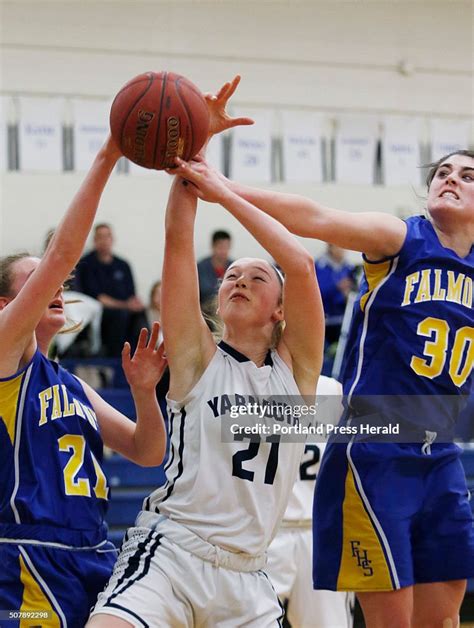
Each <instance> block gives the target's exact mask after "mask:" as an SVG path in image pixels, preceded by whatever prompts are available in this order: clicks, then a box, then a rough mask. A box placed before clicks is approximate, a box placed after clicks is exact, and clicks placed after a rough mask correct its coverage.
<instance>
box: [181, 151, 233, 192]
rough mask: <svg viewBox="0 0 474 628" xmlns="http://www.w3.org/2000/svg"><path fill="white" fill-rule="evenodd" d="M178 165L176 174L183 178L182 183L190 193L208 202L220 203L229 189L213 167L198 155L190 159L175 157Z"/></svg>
mask: <svg viewBox="0 0 474 628" xmlns="http://www.w3.org/2000/svg"><path fill="white" fill-rule="evenodd" d="M176 164H177V165H178V168H177V170H176V171H175V172H176V174H177V175H178V176H179V177H181V178H182V179H183V184H184V185H188V184H192V185H188V188H187V189H188V191H189V193H190V194H194V195H195V196H198V197H199V198H200V199H202V200H203V201H207V202H208V203H222V201H223V199H224V198H225V196H226V195H227V194H229V189H228V187H227V186H226V184H225V182H224V181H222V179H221V178H220V177H219V174H218V172H217V171H216V170H214V168H211V166H209V165H208V163H207V162H206V161H205V160H204V159H203V158H202V157H198V158H196V159H193V160H191V161H183V160H182V159H180V158H179V157H176Z"/></svg>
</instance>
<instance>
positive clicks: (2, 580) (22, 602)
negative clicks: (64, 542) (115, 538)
mask: <svg viewBox="0 0 474 628" xmlns="http://www.w3.org/2000/svg"><path fill="white" fill-rule="evenodd" d="M116 557H117V553H116V550H115V548H114V547H113V545H112V544H111V543H107V544H105V545H103V546H102V547H101V548H100V549H93V550H84V549H81V550H69V549H57V548H53V547H50V546H45V545H32V544H22V545H17V544H14V543H4V542H2V543H0V565H1V569H0V610H1V612H2V617H1V621H0V626H2V628H3V627H4V626H5V628H7V627H8V628H13V627H16V626H19V625H20V621H19V620H18V619H14V618H15V614H14V613H13V614H11V617H12V619H11V621H10V620H8V619H7V615H6V612H7V611H8V612H10V611H12V612H14V611H20V610H21V611H35V612H36V614H34V615H32V616H31V617H32V619H33V618H34V619H35V621H31V620H30V621H29V622H25V621H23V622H22V623H21V625H22V626H24V625H28V626H33V625H35V626H42V627H43V628H46V627H47V628H53V627H54V628H56V627H58V628H64V627H65V626H66V625H67V628H84V625H85V623H86V621H87V618H88V617H89V612H90V610H91V607H92V606H94V604H95V602H96V600H97V596H98V594H99V593H100V592H101V591H102V589H104V588H105V585H106V584H107V581H108V579H109V577H110V575H111V573H112V570H113V566H114V563H115V560H116ZM44 614H47V618H44Z"/></svg>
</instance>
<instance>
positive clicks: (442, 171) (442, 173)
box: [437, 170, 449, 179]
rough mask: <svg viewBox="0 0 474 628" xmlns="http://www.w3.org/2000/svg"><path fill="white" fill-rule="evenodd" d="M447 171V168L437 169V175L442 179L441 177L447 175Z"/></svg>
mask: <svg viewBox="0 0 474 628" xmlns="http://www.w3.org/2000/svg"><path fill="white" fill-rule="evenodd" d="M448 173H449V170H438V175H437V176H438V177H439V178H440V179H442V178H444V177H446V176H447V175H448Z"/></svg>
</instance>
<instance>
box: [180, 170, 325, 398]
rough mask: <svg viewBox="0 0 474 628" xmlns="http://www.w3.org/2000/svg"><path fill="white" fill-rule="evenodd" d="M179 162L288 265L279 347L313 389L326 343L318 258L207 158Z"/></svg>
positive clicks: (304, 388)
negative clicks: (237, 190)
mask: <svg viewBox="0 0 474 628" xmlns="http://www.w3.org/2000/svg"><path fill="white" fill-rule="evenodd" d="M179 164H180V165H179V174H180V176H183V177H185V178H186V179H188V180H189V181H191V182H192V183H193V184H194V186H193V189H194V190H195V192H196V194H197V195H198V196H200V198H203V199H204V200H206V201H209V202H216V203H220V204H221V205H222V206H223V207H225V208H226V209H227V210H228V211H229V212H230V213H231V214H232V215H233V216H235V218H237V220H238V221H239V222H240V223H241V224H242V225H243V226H244V227H245V228H246V229H247V230H248V231H249V232H250V233H252V235H253V236H254V237H255V239H256V240H257V241H258V242H259V243H260V244H261V245H262V246H263V247H264V248H265V249H266V250H267V251H268V253H269V254H270V255H271V256H272V257H273V259H274V260H275V261H276V262H277V263H278V265H279V266H280V267H281V268H282V269H283V271H284V273H285V283H284V302H283V303H284V314H285V323H286V326H285V330H284V333H283V337H282V341H281V343H280V345H279V346H278V351H279V353H281V354H282V357H283V358H284V359H287V361H288V358H289V360H290V361H291V366H292V368H293V374H294V376H295V380H296V382H297V384H298V386H299V389H300V391H301V392H302V393H303V394H313V393H314V391H315V386H316V382H317V378H318V376H319V372H320V370H321V366H322V359H323V347H324V313H323V307H322V302H321V296H320V293H319V287H318V283H317V280H316V272H315V268H314V262H313V258H312V257H311V255H310V254H309V253H308V251H306V249H305V248H304V247H303V246H302V244H300V242H298V241H297V240H296V239H295V238H294V237H293V236H292V235H291V234H290V233H289V231H288V230H287V229H286V228H285V227H284V226H283V225H282V224H280V223H279V222H278V221H277V220H275V219H274V218H272V217H271V216H269V215H266V214H265V213H263V212H261V211H260V210H259V209H257V208H256V207H255V206H254V205H252V204H251V203H249V202H248V201H246V200H245V199H243V198H242V197H240V196H239V195H237V194H235V193H234V192H232V190H230V189H229V188H228V187H227V186H226V185H224V184H223V182H222V181H221V180H220V179H219V177H218V175H217V174H216V173H215V172H214V171H213V170H212V169H210V168H209V167H208V166H207V165H206V163H205V162H204V161H200V162H193V163H192V164H186V163H184V162H182V161H179Z"/></svg>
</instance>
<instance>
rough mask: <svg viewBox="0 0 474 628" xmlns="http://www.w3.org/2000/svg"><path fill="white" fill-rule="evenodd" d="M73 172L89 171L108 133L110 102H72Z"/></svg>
mask: <svg viewBox="0 0 474 628" xmlns="http://www.w3.org/2000/svg"><path fill="white" fill-rule="evenodd" d="M71 106H72V114H73V130H74V170H89V168H90V166H91V164H92V162H93V160H94V157H95V156H96V155H97V152H98V150H99V148H100V147H101V146H102V144H103V143H104V141H105V138H106V137H107V134H108V132H109V111H110V102H108V101H98V100H73V101H72V102H71Z"/></svg>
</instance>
